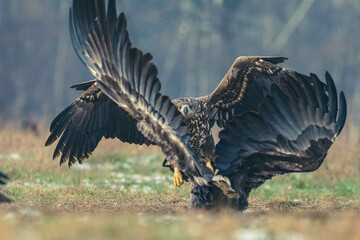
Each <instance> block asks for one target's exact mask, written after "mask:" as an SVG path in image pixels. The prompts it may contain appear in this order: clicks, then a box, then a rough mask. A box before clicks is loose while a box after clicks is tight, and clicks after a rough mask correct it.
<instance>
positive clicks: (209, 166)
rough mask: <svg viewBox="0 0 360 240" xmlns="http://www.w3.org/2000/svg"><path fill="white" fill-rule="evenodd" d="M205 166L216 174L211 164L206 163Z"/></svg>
mask: <svg viewBox="0 0 360 240" xmlns="http://www.w3.org/2000/svg"><path fill="white" fill-rule="evenodd" d="M205 166H206V167H207V168H210V170H211V171H212V172H214V168H213V167H212V165H211V162H206V163H205Z"/></svg>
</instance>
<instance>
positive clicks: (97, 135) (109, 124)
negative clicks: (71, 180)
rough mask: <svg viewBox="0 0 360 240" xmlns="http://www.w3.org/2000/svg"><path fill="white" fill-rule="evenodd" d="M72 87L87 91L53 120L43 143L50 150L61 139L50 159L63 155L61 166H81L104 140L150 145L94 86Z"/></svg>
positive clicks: (88, 84) (123, 112)
mask: <svg viewBox="0 0 360 240" xmlns="http://www.w3.org/2000/svg"><path fill="white" fill-rule="evenodd" d="M73 87H74V88H76V89H79V90H80V89H81V90H86V91H85V92H84V93H83V94H82V95H81V96H80V97H78V98H77V99H76V100H75V101H74V102H73V103H72V104H71V105H70V106H68V107H67V108H66V109H64V110H63V111H62V112H61V113H60V114H59V115H58V116H57V117H56V118H55V119H54V120H53V122H52V123H51V125H50V132H51V134H50V136H49V138H48V139H47V141H46V143H45V146H49V145H51V144H52V143H54V142H55V141H56V140H57V139H58V138H59V137H60V136H61V137H60V140H59V142H58V144H57V146H56V148H55V151H54V154H53V158H56V157H58V156H59V155H60V154H62V155H61V158H60V165H61V164H63V163H64V162H66V161H67V160H69V161H68V164H69V166H71V165H72V164H73V163H75V162H76V159H77V160H79V162H82V161H83V160H84V159H86V158H88V157H89V154H91V153H92V152H93V151H94V150H95V148H96V147H97V145H98V143H99V142H100V140H101V139H102V138H103V137H105V138H118V139H120V140H121V141H123V142H127V143H136V144H140V145H141V144H146V145H150V144H151V142H150V141H149V140H148V139H146V138H145V137H144V136H143V135H142V134H141V133H140V132H139V130H138V129H137V127H136V124H137V122H136V120H134V119H132V118H131V117H129V116H128V114H127V113H126V112H125V111H124V110H123V109H121V108H120V107H119V106H118V105H117V104H116V103H114V102H113V101H112V100H110V99H109V98H108V97H107V96H106V95H105V94H104V93H102V92H101V90H100V88H99V87H98V86H97V83H96V82H93V81H89V82H86V83H83V84H78V85H75V86H73Z"/></svg>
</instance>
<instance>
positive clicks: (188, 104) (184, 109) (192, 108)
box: [173, 98, 201, 118]
mask: <svg viewBox="0 0 360 240" xmlns="http://www.w3.org/2000/svg"><path fill="white" fill-rule="evenodd" d="M173 103H174V104H175V105H176V106H177V108H178V110H179V112H180V113H181V114H182V115H183V116H184V117H185V118H189V117H193V116H194V115H195V114H196V113H198V112H199V111H201V103H200V102H199V101H198V100H197V99H195V98H178V99H175V100H173Z"/></svg>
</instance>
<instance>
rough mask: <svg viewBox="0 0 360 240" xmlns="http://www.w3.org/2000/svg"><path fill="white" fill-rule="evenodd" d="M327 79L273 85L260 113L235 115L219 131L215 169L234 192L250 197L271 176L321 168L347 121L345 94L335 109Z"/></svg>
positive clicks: (289, 79) (332, 89)
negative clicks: (251, 191) (227, 177)
mask: <svg viewBox="0 0 360 240" xmlns="http://www.w3.org/2000/svg"><path fill="white" fill-rule="evenodd" d="M309 79H311V81H309ZM326 79H327V84H323V83H321V82H320V80H319V79H318V77H317V76H316V75H314V74H311V75H310V78H307V77H303V76H302V75H296V76H295V77H294V76H291V77H290V76H289V77H287V78H284V79H282V80H281V81H280V82H281V86H280V85H278V84H277V83H272V84H271V88H270V89H271V90H270V92H269V93H268V95H267V96H266V97H265V98H264V102H263V103H261V104H260V106H259V110H258V111H248V112H244V113H242V114H240V115H238V116H236V117H235V118H234V120H233V121H231V122H230V123H229V124H228V125H227V127H226V128H225V129H224V130H222V131H221V132H220V135H219V136H220V141H219V143H218V144H217V146H216V154H217V158H216V165H217V167H218V168H219V170H220V171H219V173H220V174H223V175H225V176H229V179H230V181H232V186H233V187H234V188H235V190H237V191H239V192H242V193H246V194H247V196H248V194H249V192H250V190H251V189H253V188H256V187H258V186H260V185H261V184H262V183H264V182H265V181H266V180H267V179H270V178H271V177H273V176H275V175H278V174H284V173H290V172H309V171H314V170H316V169H317V168H318V167H320V165H321V163H322V162H323V160H324V158H325V156H326V154H327V151H328V149H329V148H330V146H331V145H332V144H333V142H334V141H335V139H336V137H337V136H338V134H339V133H340V131H341V129H342V128H343V126H344V124H345V119H346V100H345V97H344V94H343V93H342V92H341V93H340V104H339V106H338V105H337V98H338V96H337V92H336V88H335V84H334V83H333V80H332V78H331V77H330V75H329V74H328V73H326ZM303 93H304V94H303ZM315 115H317V117H314V116H315ZM336 116H338V117H337V119H336ZM247 196H246V198H247Z"/></svg>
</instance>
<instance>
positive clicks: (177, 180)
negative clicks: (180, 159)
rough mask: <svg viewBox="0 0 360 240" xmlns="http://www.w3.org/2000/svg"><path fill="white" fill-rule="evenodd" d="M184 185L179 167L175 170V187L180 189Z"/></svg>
mask: <svg viewBox="0 0 360 240" xmlns="http://www.w3.org/2000/svg"><path fill="white" fill-rule="evenodd" d="M183 183H184V181H183V179H182V176H181V172H180V171H179V169H178V168H177V167H175V168H174V186H175V187H179V188H180V186H181V185H182V184H183Z"/></svg>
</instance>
